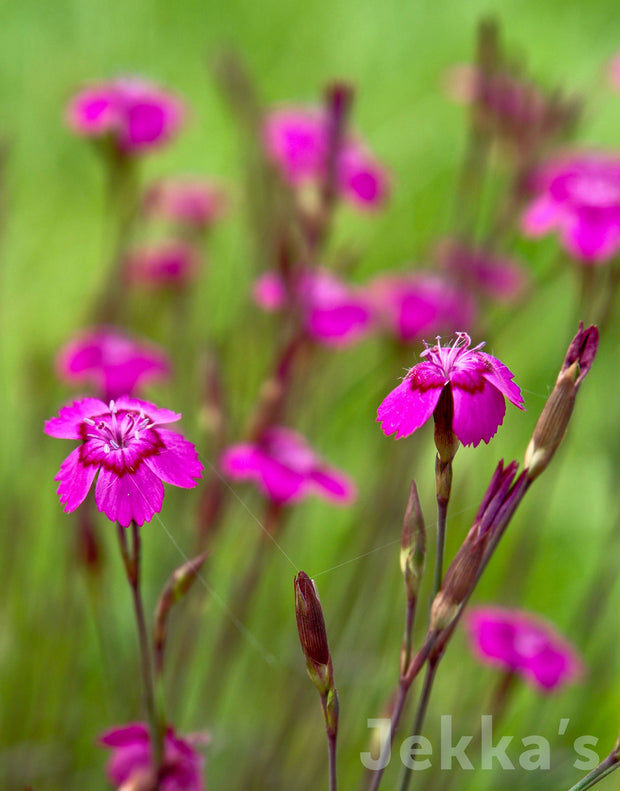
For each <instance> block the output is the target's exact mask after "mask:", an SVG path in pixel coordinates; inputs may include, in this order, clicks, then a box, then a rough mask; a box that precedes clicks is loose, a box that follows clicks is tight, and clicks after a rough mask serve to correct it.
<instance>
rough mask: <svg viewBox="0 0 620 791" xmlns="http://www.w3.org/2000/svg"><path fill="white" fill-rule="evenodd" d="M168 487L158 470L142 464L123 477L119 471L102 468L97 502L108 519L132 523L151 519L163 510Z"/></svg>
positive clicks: (125, 525) (96, 490)
mask: <svg viewBox="0 0 620 791" xmlns="http://www.w3.org/2000/svg"><path fill="white" fill-rule="evenodd" d="M163 500H164V487H163V484H162V482H161V481H160V480H159V478H158V477H157V476H156V475H155V473H153V472H151V471H150V470H149V469H148V468H147V467H145V466H144V465H142V466H141V467H139V468H138V469H137V470H136V471H135V472H133V473H132V474H131V475H123V476H122V477H119V476H118V475H117V474H116V472H115V471H112V470H106V469H101V470H100V471H99V477H98V478H97V484H96V485H95V503H96V504H97V508H98V510H99V511H101V513H104V514H105V515H106V516H107V517H108V519H110V520H111V521H113V522H118V523H119V524H120V525H122V526H123V527H129V525H130V524H131V522H132V520H133V521H134V522H135V523H136V524H137V525H142V524H144V522H150V521H151V519H152V518H153V516H154V515H155V514H156V513H159V511H161V506H162V503H163Z"/></svg>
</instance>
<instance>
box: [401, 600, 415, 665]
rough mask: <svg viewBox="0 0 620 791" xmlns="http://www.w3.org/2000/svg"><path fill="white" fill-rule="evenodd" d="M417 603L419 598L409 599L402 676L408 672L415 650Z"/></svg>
mask: <svg viewBox="0 0 620 791" xmlns="http://www.w3.org/2000/svg"><path fill="white" fill-rule="evenodd" d="M417 602H418V599H417V597H411V598H408V599H407V619H406V621H405V636H404V638H403V647H402V656H401V662H400V672H401V675H403V674H404V673H405V672H406V670H407V668H408V667H409V663H410V662H411V651H412V648H413V627H414V625H415V611H416V604H417Z"/></svg>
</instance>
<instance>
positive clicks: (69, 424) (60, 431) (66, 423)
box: [44, 398, 108, 439]
mask: <svg viewBox="0 0 620 791" xmlns="http://www.w3.org/2000/svg"><path fill="white" fill-rule="evenodd" d="M107 409H108V406H107V404H104V402H103V401H100V400H99V399H98V398H82V400H81V401H74V402H73V404H71V405H70V406H63V407H61V409H60V411H59V412H58V417H53V418H50V420H47V421H46V422H45V428H44V431H45V433H46V434H49V435H50V437H58V438H59V439H82V434H81V426H82V423H83V421H84V419H85V418H87V417H90V416H91V415H98V414H101V413H102V412H106V411H107Z"/></svg>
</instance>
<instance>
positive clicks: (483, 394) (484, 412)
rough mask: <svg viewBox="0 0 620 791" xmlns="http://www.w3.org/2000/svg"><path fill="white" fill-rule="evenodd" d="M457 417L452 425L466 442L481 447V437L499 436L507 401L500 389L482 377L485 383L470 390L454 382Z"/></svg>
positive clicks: (459, 436)
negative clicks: (498, 432)
mask: <svg viewBox="0 0 620 791" xmlns="http://www.w3.org/2000/svg"><path fill="white" fill-rule="evenodd" d="M452 397H453V399H454V419H453V422H452V428H453V430H454V433H455V434H456V436H457V437H458V438H459V440H460V441H461V442H462V443H463V445H473V446H474V447H477V446H478V445H479V444H480V442H481V440H483V441H484V442H487V443H488V442H489V440H490V439H491V438H492V437H494V436H495V434H496V433H497V429H498V428H499V427H500V426H501V424H502V421H503V420H504V415H505V414H506V403H505V401H504V398H503V396H502V394H501V393H500V391H499V390H496V389H495V388H494V387H491V386H490V385H489V384H488V383H487V382H485V381H484V380H482V383H481V387H480V388H479V389H477V390H472V391H469V390H467V389H466V388H464V387H458V386H453V387H452Z"/></svg>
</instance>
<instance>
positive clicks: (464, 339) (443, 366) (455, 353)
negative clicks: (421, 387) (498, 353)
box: [420, 332, 484, 380]
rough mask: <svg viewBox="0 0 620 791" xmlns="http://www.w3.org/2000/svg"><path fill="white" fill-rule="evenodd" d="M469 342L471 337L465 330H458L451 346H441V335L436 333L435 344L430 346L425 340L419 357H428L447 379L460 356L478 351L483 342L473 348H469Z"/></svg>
mask: <svg viewBox="0 0 620 791" xmlns="http://www.w3.org/2000/svg"><path fill="white" fill-rule="evenodd" d="M470 343H471V338H470V337H469V335H468V334H467V333H466V332H459V333H457V336H456V340H455V341H454V343H453V344H452V346H443V347H442V345H441V336H439V335H438V336H437V346H433V347H430V346H428V345H427V344H426V342H425V343H424V345H425V346H426V349H424V351H423V352H422V353H421V354H420V357H428V358H429V360H430V362H432V363H433V364H434V365H436V366H437V368H438V369H439V370H440V371H441V372H442V374H443V375H444V376H445V377H446V380H449V379H450V374H451V373H453V371H454V369H455V368H456V367H457V363H458V361H459V358H460V357H463V356H465V355H468V354H472V353H473V352H476V351H478V349H482V347H483V346H484V342H483V343H479V344H478V346H475V347H474V348H473V349H469V344H470Z"/></svg>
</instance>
